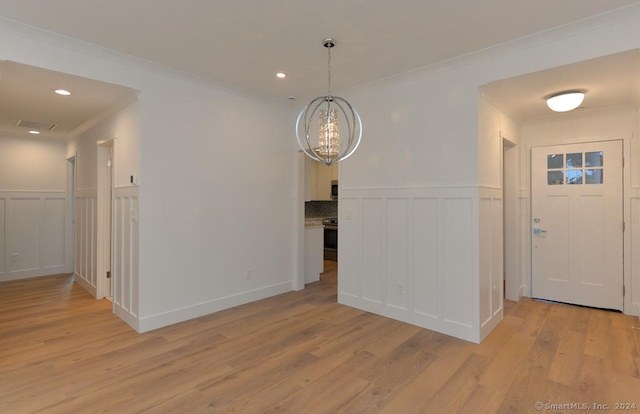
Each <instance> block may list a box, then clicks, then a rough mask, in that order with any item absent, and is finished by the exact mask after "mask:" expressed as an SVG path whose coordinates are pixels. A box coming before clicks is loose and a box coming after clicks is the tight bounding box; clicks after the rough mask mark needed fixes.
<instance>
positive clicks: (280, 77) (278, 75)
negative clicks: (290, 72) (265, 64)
mask: <svg viewBox="0 0 640 414" xmlns="http://www.w3.org/2000/svg"><path fill="white" fill-rule="evenodd" d="M276 77H277V78H279V79H284V78H286V77H287V74H286V73H284V72H278V73H276Z"/></svg>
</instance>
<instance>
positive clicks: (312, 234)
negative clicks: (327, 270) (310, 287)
mask: <svg viewBox="0 0 640 414" xmlns="http://www.w3.org/2000/svg"><path fill="white" fill-rule="evenodd" d="M323 271H324V227H323V225H322V219H315V220H305V224H304V283H305V284H307V283H313V282H317V281H318V280H320V273H322V272H323Z"/></svg>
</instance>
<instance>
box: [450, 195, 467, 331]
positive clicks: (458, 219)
mask: <svg viewBox="0 0 640 414" xmlns="http://www.w3.org/2000/svg"><path fill="white" fill-rule="evenodd" d="M443 202H444V206H443V209H444V221H443V223H444V242H443V246H442V247H443V249H444V289H443V294H442V300H443V302H444V315H443V318H444V320H445V321H447V322H452V323H456V324H459V325H462V326H464V327H467V328H472V327H473V318H474V312H473V300H474V298H473V283H474V280H473V278H474V274H473V256H474V253H473V244H474V243H473V240H474V237H473V199H472V198H445V199H444V200H443Z"/></svg>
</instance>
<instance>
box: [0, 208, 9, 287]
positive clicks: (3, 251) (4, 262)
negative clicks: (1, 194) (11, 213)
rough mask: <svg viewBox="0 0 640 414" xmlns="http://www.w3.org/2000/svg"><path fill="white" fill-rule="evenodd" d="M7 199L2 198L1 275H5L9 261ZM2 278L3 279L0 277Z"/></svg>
mask: <svg viewBox="0 0 640 414" xmlns="http://www.w3.org/2000/svg"><path fill="white" fill-rule="evenodd" d="M6 206H7V201H6V199H5V198H0V277H2V275H4V274H5V273H6V272H7V271H8V270H7V267H6V266H7V262H8V260H5V256H6V255H7V250H6V249H5V247H6V246H5V239H6V238H7V232H6V226H5V222H6V221H7V220H6V217H7V215H6V211H7V207H6ZM0 280H1V279H0Z"/></svg>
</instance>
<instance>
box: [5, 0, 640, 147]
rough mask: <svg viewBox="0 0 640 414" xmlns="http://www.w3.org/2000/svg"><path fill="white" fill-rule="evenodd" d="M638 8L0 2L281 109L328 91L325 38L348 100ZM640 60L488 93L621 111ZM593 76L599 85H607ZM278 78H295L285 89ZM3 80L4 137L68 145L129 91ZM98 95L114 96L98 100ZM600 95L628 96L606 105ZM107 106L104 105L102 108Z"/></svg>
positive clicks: (406, 0) (408, 2) (516, 2)
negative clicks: (332, 42) (375, 85)
mask: <svg viewBox="0 0 640 414" xmlns="http://www.w3.org/2000/svg"><path fill="white" fill-rule="evenodd" d="M639 2H640V0H562V1H558V0H536V1H531V0H484V1H470V0H464V1H463V0H430V1H424V0H394V1H382V0H324V1H322V2H310V1H300V0H271V1H265V0H244V1H220V0H185V1H180V2H179V1H176V0H135V1H131V0H109V1H99V0H91V1H89V0H56V1H42V0H0V16H2V17H5V18H9V19H13V20H16V21H19V22H23V23H26V24H28V25H32V26H36V27H39V28H42V29H45V30H49V31H52V32H56V33H59V34H62V35H66V36H70V37H73V38H76V39H79V40H82V41H86V42H89V43H93V44H96V45H99V46H103V47H106V48H110V49H113V50H116V51H120V52H123V53H126V54H130V55H133V56H137V57H139V58H142V59H146V60H149V61H153V62H156V63H160V64H163V65H166V66H169V67H172V68H176V69H179V70H183V71H186V72H190V73H193V74H196V75H198V76H203V77H206V78H209V79H212V80H214V81H216V82H219V83H224V84H227V85H230V86H232V87H235V88H238V89H241V90H244V91H247V92H249V93H253V94H256V95H260V96H266V97H269V98H272V99H276V100H282V101H286V99H287V97H288V96H290V95H295V96H297V97H298V98H299V100H301V101H302V102H305V101H306V100H308V99H309V98H311V97H312V96H317V95H319V94H322V93H324V92H325V90H326V50H325V49H324V48H323V47H322V45H321V40H322V39H323V38H325V37H328V36H331V37H334V38H336V39H337V41H338V44H337V46H336V48H334V49H333V52H332V66H333V77H332V83H333V89H334V90H343V89H347V88H351V87H356V86H360V85H363V84H367V83H370V82H373V81H376V80H380V79H383V78H387V77H390V76H394V75H397V74H400V73H404V72H407V71H411V70H414V69H418V68H421V67H425V66H428V65H430V64H434V63H437V62H441V61H443V60H446V59H450V58H453V57H456V56H460V55H464V54H467V53H470V52H473V51H477V50H480V49H483V48H487V47H490V46H493V45H497V44H500V43H503V42H507V41H510V40H514V39H517V38H520V37H523V36H527V35H530V34H534V33H537V32H541V31H544V30H548V29H551V28H553V27H557V26H561V25H564V24H568V23H571V22H576V21H579V20H582V19H585V18H588V17H591V16H594V15H597V14H601V13H604V12H607V11H610V10H614V9H618V8H621V7H625V6H629V5H632V4H636V3H639ZM634 56H635V57H633V56H631V55H629V56H627V55H625V56H621V57H614V58H612V59H613V60H611V61H609V60H607V59H605V61H606V62H608V63H604V64H603V66H598V65H596V66H592V67H589V68H586V67H579V66H576V67H575V68H574V69H573V71H572V69H570V68H560V69H554V70H551V71H545V72H547V73H544V72H541V73H540V74H533V75H527V76H526V77H519V78H515V79H513V80H507V81H505V82H507V83H505V84H502V85H501V84H498V83H496V84H492V85H489V87H488V88H487V92H486V93H487V94H490V95H492V96H493V97H494V98H495V99H496V100H501V101H505V102H507V103H508V105H507V106H509V108H508V109H509V110H510V111H512V112H515V113H517V114H518V115H521V114H522V115H524V116H525V117H527V116H538V115H539V114H540V113H539V112H536V111H534V110H533V109H526V108H527V107H529V108H531V107H532V106H537V107H541V108H543V109H542V110H544V105H540V100H541V99H542V96H543V95H545V94H547V93H548V92H549V91H551V92H553V91H555V90H561V89H569V88H573V87H574V84H577V83H578V82H577V81H578V80H579V79H580V78H579V77H577V75H576V74H577V73H579V72H580V73H582V75H583V78H582V79H584V82H585V83H586V84H587V86H584V85H583V84H581V85H579V87H580V88H585V87H586V88H587V89H589V90H590V93H589V94H588V95H587V100H586V101H585V105H596V104H597V105H601V104H604V103H605V102H609V103H611V102H614V101H615V102H616V104H618V103H619V101H620V100H621V99H627V97H624V98H622V97H621V94H622V92H623V89H624V86H623V85H622V83H620V82H618V83H615V82H617V81H619V80H621V79H623V78H624V79H627V76H628V75H629V70H628V66H625V65H626V64H627V63H629V62H630V61H631V60H634V59H635V60H634V62H636V63H635V64H636V65H637V53H636V54H635V55H634ZM0 64H1V62H0ZM571 66H573V65H571ZM585 68H586V69H585ZM594 68H595V69H594ZM556 70H559V71H560V72H554V71H556ZM594 70H598V71H599V72H598V73H600V75H602V76H600V78H599V79H595V77H596V76H595V72H593V71H594ZM278 71H284V72H286V73H287V74H288V77H287V78H286V79H284V80H279V79H277V78H276V77H275V73H276V72H278ZM605 72H606V73H609V75H605ZM554 73H555V74H554ZM622 73H623V74H622ZM638 73H639V72H638V71H637V70H636V72H635V76H636V77H639V76H638ZM0 76H1V78H0V114H1V115H0V131H3V130H7V129H10V128H12V127H13V126H12V125H15V123H16V122H17V119H29V118H32V119H31V120H34V121H46V122H55V123H56V124H58V127H56V129H54V130H53V131H52V133H53V134H56V136H62V135H63V134H64V133H65V132H68V131H72V130H74V129H75V128H78V126H79V125H81V124H82V123H83V122H86V120H88V119H90V118H91V117H92V116H95V114H96V113H97V112H96V111H99V110H100V108H104V107H108V106H109V105H113V102H114V100H117V99H118V96H120V97H121V95H120V94H125V93H127V92H130V91H129V90H128V89H126V88H119V87H115V86H114V85H107V84H103V83H100V82H93V81H88V80H86V79H77V81H78V82H79V86H73V87H70V88H75V89H77V90H78V91H80V90H81V89H82V88H86V89H85V90H86V96H85V95H84V94H81V93H77V94H74V96H72V97H71V98H74V100H70V99H69V100H67V101H63V100H60V99H58V98H60V97H58V96H56V95H52V94H51V89H52V88H56V87H59V86H58V85H60V84H63V83H64V82H63V81H66V82H72V81H73V78H75V77H71V76H69V75H64V74H58V73H53V72H49V71H43V70H41V69H36V68H30V67H27V66H25V65H19V64H16V63H12V62H5V64H4V68H2V67H1V66H0ZM611 82H614V83H615V86H613V85H614V83H611ZM80 85H83V86H80ZM505 85H506V86H505ZM94 86H95V87H98V88H100V87H104V88H106V89H105V90H102V92H100V93H97V92H95V91H94V92H93V93H91V92H90V88H91V87H94ZM112 88H113V89H112ZM491 88H493V89H491ZM551 89H553V90H551ZM107 90H108V92H107ZM602 90H607V91H609V92H611V91H614V90H615V91H618V92H619V93H618V95H616V96H613V94H611V93H610V94H608V95H606V94H601V93H600V92H601V91H602ZM38 93H39V94H38ZM89 95H91V96H89ZM605 95H606V96H605ZM103 96H104V97H107V99H106V101H103V102H98V101H97V100H99V98H100V97H103ZM600 97H602V99H601V100H600ZM84 98H86V99H88V101H86V102H85V101H83V100H82V99H84ZM596 98H598V100H596ZM62 102H64V104H62ZM72 102H75V103H72ZM598 102H600V103H598ZM593 107H595V106H593ZM538 109H539V108H538ZM90 112H92V113H91V114H90ZM83 119H84V121H83ZM11 124H12V125H11Z"/></svg>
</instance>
